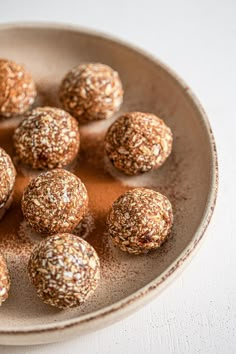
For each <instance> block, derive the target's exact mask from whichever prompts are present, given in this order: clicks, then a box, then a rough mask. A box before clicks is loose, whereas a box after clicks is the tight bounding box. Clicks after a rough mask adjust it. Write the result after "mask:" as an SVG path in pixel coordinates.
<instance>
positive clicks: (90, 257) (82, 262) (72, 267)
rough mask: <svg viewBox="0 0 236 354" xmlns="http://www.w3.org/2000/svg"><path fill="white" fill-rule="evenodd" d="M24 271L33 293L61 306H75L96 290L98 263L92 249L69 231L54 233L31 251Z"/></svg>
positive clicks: (54, 304) (53, 304) (48, 302)
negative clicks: (31, 285)
mask: <svg viewBox="0 0 236 354" xmlns="http://www.w3.org/2000/svg"><path fill="white" fill-rule="evenodd" d="M28 274H29V277H30V280H31V282H32V284H33V285H34V286H35V288H36V291H37V295H38V296H39V297H40V298H41V299H42V300H43V301H44V302H45V303H46V304H49V305H51V306H55V307H58V308H61V309H66V308H71V307H77V306H79V305H80V304H82V303H83V302H84V301H85V300H86V299H87V298H88V297H89V296H90V295H91V294H92V293H93V292H94V291H95V289H96V287H97V285H98V282H99V279H100V263H99V258H98V255H97V253H96V251H95V250H94V248H93V247H92V246H91V245H90V244H89V243H88V242H86V241H85V240H83V239H82V238H80V237H78V236H75V235H72V234H56V235H53V236H50V237H48V238H46V239H44V240H43V241H41V242H40V243H39V244H38V245H37V246H36V247H35V248H34V250H33V252H32V254H31V257H30V261H29V265H28Z"/></svg>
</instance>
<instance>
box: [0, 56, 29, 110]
mask: <svg viewBox="0 0 236 354" xmlns="http://www.w3.org/2000/svg"><path fill="white" fill-rule="evenodd" d="M35 97H36V88H35V84H34V81H33V79H32V77H31V75H30V74H29V73H28V72H27V71H26V70H25V68H24V67H23V66H21V65H19V64H17V63H15V62H14V61H11V60H6V59H0V116H3V117H13V116H16V115H20V114H23V113H25V112H26V111H27V110H28V109H29V108H30V107H31V105H32V104H33V103H34V100H35Z"/></svg>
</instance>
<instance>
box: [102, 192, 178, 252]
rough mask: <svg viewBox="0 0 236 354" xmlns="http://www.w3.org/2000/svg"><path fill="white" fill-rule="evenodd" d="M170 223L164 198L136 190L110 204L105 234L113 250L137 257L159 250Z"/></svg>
mask: <svg viewBox="0 0 236 354" xmlns="http://www.w3.org/2000/svg"><path fill="white" fill-rule="evenodd" d="M172 223H173V212H172V206H171V203H170V201H169V200H168V199H167V197H165V196H164V195H162V194H160V193H158V192H155V191H154V190H151V189H146V188H136V189H133V190H131V191H128V192H126V193H125V194H123V195H121V196H120V197H119V198H118V199H117V200H116V201H115V202H114V203H113V205H112V208H111V210H110V212H109V214H108V217H107V230H108V234H109V236H110V237H111V239H112V241H113V243H114V245H115V246H118V247H119V248H120V249H121V250H122V251H126V252H128V253H132V254H140V253H146V252H148V251H150V250H152V249H156V248H158V247H160V246H161V244H162V243H163V242H164V241H165V240H166V239H167V236H168V234H169V232H170V230H171V226H172Z"/></svg>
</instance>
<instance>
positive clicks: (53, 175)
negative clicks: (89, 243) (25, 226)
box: [21, 169, 88, 235]
mask: <svg viewBox="0 0 236 354" xmlns="http://www.w3.org/2000/svg"><path fill="white" fill-rule="evenodd" d="M21 206H22V212H23V215H24V217H25V219H26V220H27V222H28V223H29V224H30V226H31V227H32V228H33V229H34V230H35V231H37V232H39V233H42V234H48V235H49V234H55V233H60V232H70V231H72V230H73V229H74V228H75V227H76V226H77V225H78V223H79V222H80V221H81V220H82V218H83V217H84V215H85V213H86V211H87V207H88V194H87V190H86V188H85V186H84V184H83V183H82V182H81V180H80V179H79V178H78V177H77V176H75V175H74V174H73V173H70V172H68V171H66V170H61V169H56V170H52V171H48V172H44V173H41V174H40V175H39V176H38V177H36V178H34V179H33V180H31V182H30V183H29V185H28V186H27V187H26V189H25V191H24V194H23V197H22V203H21Z"/></svg>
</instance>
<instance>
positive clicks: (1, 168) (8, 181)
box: [0, 148, 16, 219]
mask: <svg viewBox="0 0 236 354" xmlns="http://www.w3.org/2000/svg"><path fill="white" fill-rule="evenodd" d="M15 179H16V170H15V167H14V165H13V162H12V160H11V158H10V156H9V155H8V154H7V153H6V152H5V150H3V149H2V148H0V219H1V218H2V217H3V215H4V213H5V211H6V210H7V208H8V207H9V206H10V204H11V201H12V193H13V188H14V185H15Z"/></svg>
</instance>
